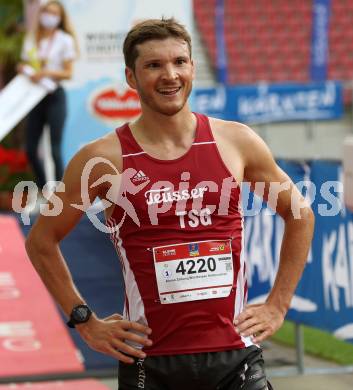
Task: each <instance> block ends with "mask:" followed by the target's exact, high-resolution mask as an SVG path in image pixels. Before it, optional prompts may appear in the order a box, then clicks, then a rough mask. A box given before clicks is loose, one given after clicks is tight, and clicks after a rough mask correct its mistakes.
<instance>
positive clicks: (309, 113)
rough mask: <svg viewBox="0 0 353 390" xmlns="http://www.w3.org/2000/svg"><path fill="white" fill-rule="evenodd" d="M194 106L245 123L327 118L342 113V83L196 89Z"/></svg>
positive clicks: (208, 113) (223, 117)
mask: <svg viewBox="0 0 353 390" xmlns="http://www.w3.org/2000/svg"><path fill="white" fill-rule="evenodd" d="M193 103H194V107H193V108H194V110H195V111H198V112H203V113H205V114H207V115H209V116H214V117H216V118H221V119H226V120H236V121H240V122H244V123H269V122H279V121H280V122H284V121H294V120H327V119H336V118H340V117H341V116H342V115H343V95H342V85H341V84H340V83H338V82H334V81H327V82H325V83H311V84H263V85H258V86H244V87H219V88H209V89H197V90H196V91H195V93H194V97H193Z"/></svg>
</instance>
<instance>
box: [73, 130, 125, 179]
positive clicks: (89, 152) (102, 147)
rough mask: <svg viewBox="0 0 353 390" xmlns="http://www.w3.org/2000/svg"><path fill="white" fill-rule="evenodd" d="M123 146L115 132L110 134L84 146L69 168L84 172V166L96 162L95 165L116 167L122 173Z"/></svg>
mask: <svg viewBox="0 0 353 390" xmlns="http://www.w3.org/2000/svg"><path fill="white" fill-rule="evenodd" d="M121 154H122V152H121V146H120V142H119V139H118V137H117V136H116V134H115V132H110V133H108V134H106V135H105V136H103V137H101V138H98V139H96V140H94V141H91V142H89V143H87V144H86V145H84V146H83V147H82V148H81V149H80V150H79V151H78V152H77V153H76V155H75V156H74V157H73V158H72V160H71V161H70V163H69V166H68V168H71V169H74V168H75V167H76V168H77V169H81V170H82V166H83V165H85V164H87V163H88V162H90V161H91V162H94V163H95V165H97V166H98V165H99V164H100V165H104V163H106V165H107V166H108V165H111V164H112V165H114V167H115V168H116V169H117V170H118V171H119V172H121V169H122V157H121Z"/></svg>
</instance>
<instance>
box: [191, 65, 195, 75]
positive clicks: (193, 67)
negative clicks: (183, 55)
mask: <svg viewBox="0 0 353 390" xmlns="http://www.w3.org/2000/svg"><path fill="white" fill-rule="evenodd" d="M191 66H192V79H193V80H195V64H194V60H191Z"/></svg>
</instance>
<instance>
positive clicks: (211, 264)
mask: <svg viewBox="0 0 353 390" xmlns="http://www.w3.org/2000/svg"><path fill="white" fill-rule="evenodd" d="M216 268H217V263H216V260H215V259H214V258H213V257H208V258H207V259H204V258H202V257H201V258H199V259H197V260H193V259H189V260H181V261H180V262H179V264H178V266H177V268H176V272H177V273H180V274H182V275H185V274H188V275H191V274H200V273H204V272H214V271H215V270H216Z"/></svg>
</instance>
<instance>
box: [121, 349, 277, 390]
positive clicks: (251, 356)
mask: <svg viewBox="0 0 353 390" xmlns="http://www.w3.org/2000/svg"><path fill="white" fill-rule="evenodd" d="M118 379H119V390H135V389H136V390H138V389H145V390H238V389H239V390H240V389H241V390H267V389H268V390H270V389H272V387H271V385H270V384H269V383H268V382H267V379H266V375H265V370H264V360H263V357H262V350H261V349H260V348H258V347H256V346H254V345H253V346H251V347H248V348H244V349H239V350H232V351H222V352H206V353H196V354H185V355H171V356H167V355H164V356H148V357H147V358H145V359H136V360H135V363H134V364H131V365H130V364H125V363H122V362H120V363H119V375H118Z"/></svg>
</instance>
